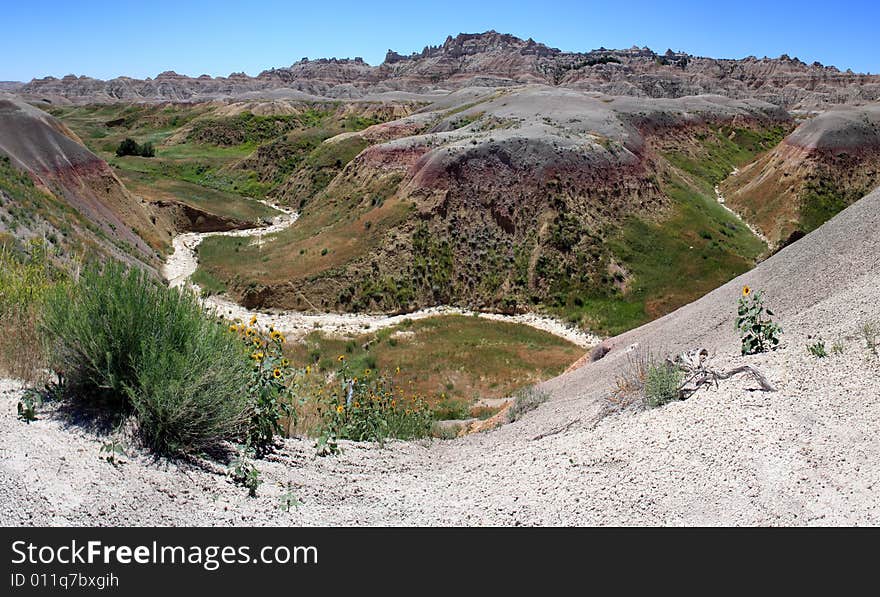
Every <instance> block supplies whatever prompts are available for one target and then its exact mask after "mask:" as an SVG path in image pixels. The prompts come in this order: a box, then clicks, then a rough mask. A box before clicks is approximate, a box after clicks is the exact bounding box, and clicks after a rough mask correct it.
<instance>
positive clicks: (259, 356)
mask: <svg viewBox="0 0 880 597" xmlns="http://www.w3.org/2000/svg"><path fill="white" fill-rule="evenodd" d="M264 356H265V355H264V354H263V352H262V351H258V352H255V353H254V354H252V355H251V358H252V359H254V360H255V361H259V360H261V359H262V358H263V357H264Z"/></svg>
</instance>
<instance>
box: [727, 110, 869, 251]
mask: <svg viewBox="0 0 880 597" xmlns="http://www.w3.org/2000/svg"><path fill="white" fill-rule="evenodd" d="M878 185H880V105H878V104H869V105H866V106H862V107H846V108H837V109H834V110H829V111H827V112H825V113H823V114H820V115H819V116H816V117H815V118H812V119H810V120H807V121H806V122H804V123H803V124H801V125H800V126H799V127H798V128H797V129H796V130H795V131H794V132H793V133H791V135H789V136H788V137H786V139H785V140H784V141H783V142H782V143H781V144H780V145H779V146H778V147H776V148H775V149H774V150H773V151H771V152H769V153H767V154H766V155H765V156H762V157H761V158H760V159H759V160H757V161H756V162H755V163H753V164H750V165H749V166H748V167H747V168H745V169H743V171H742V172H740V173H739V174H737V175H736V176H732V177H730V178H729V179H728V180H727V181H726V182H725V183H724V184H723V185H722V192H723V193H724V195H725V197H726V198H727V199H728V201H729V203H730V205H731V206H732V207H733V208H734V209H736V210H737V211H739V212H740V213H742V214H743V216H744V217H746V218H747V219H749V220H750V221H751V222H752V223H753V224H755V225H756V226H757V227H758V228H760V229H761V230H762V231H763V232H764V234H765V235H766V236H768V237H769V238H770V240H771V242H773V243H774V244H779V243H782V244H785V243H787V242H791V241H793V240H795V239H797V238H799V237H801V236H803V234H804V233H806V232H810V231H811V230H814V229H815V228H817V227H819V226H820V225H821V224H823V223H824V222H825V221H827V220H828V219H829V218H831V217H832V216H834V215H835V214H836V213H838V212H839V211H841V210H842V209H844V208H845V207H846V206H848V205H850V204H851V203H853V202H854V201H856V200H858V199H859V198H861V197H862V196H864V195H865V194H867V193H868V192H870V191H871V190H873V189H874V188H876V187H877V186H878Z"/></svg>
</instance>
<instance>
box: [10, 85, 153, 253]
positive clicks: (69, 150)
mask: <svg viewBox="0 0 880 597" xmlns="http://www.w3.org/2000/svg"><path fill="white" fill-rule="evenodd" d="M0 157H2V163H0V196H2V198H3V202H2V205H0V213H2V218H0V232H3V233H6V234H8V235H11V236H13V237H15V238H17V239H27V238H32V237H42V238H46V239H48V240H49V241H50V243H51V244H53V245H55V246H56V251H57V252H59V254H62V255H66V256H71V253H80V254H82V253H83V252H85V253H91V252H93V251H97V252H98V253H103V254H106V255H112V256H114V257H116V258H119V259H124V260H131V259H136V260H138V261H140V262H143V263H145V264H148V265H151V266H155V265H157V264H158V259H157V254H158V252H159V251H161V250H163V249H164V248H165V247H167V243H168V240H169V239H168V233H167V232H165V231H162V230H160V229H159V228H158V227H157V225H156V220H155V219H154V216H153V215H152V213H151V212H150V211H149V209H148V208H146V207H145V206H144V205H142V204H141V202H140V201H139V200H137V199H135V198H134V197H133V196H132V195H131V194H130V193H129V192H128V191H127V189H126V188H125V187H124V186H123V185H122V184H121V183H120V181H119V179H118V178H117V177H116V175H115V174H114V172H113V170H112V169H111V168H110V167H109V166H108V165H107V163H106V162H104V161H103V160H102V159H100V158H99V157H98V156H96V155H95V154H93V153H92V152H90V151H89V150H88V149H86V148H85V147H84V146H83V145H82V144H81V142H80V140H79V138H78V137H77V136H76V135H75V134H74V133H72V132H71V131H70V129H69V128H67V127H66V126H65V125H64V124H62V123H61V122H60V121H58V120H57V119H55V118H53V117H52V116H50V115H49V114H46V113H45V112H42V111H41V110H39V109H37V108H34V107H32V106H30V105H28V104H25V103H23V102H21V101H19V100H17V99H14V98H12V97H7V96H0Z"/></svg>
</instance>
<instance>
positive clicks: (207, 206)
mask: <svg viewBox="0 0 880 597" xmlns="http://www.w3.org/2000/svg"><path fill="white" fill-rule="evenodd" d="M140 159H146V158H140ZM118 174H119V178H120V179H121V180H122V182H123V184H125V186H126V187H127V188H128V189H129V190H130V191H132V192H134V193H137V194H139V195H141V196H144V197H149V198H150V199H151V200H153V201H156V200H161V199H164V200H171V201H177V202H179V203H184V204H186V205H189V206H191V207H194V208H196V209H200V210H202V211H206V212H209V213H212V214H216V215H218V216H223V217H227V218H232V219H235V220H241V221H246V222H259V221H260V220H263V219H266V218H272V217H274V216H276V215H278V214H279V213H280V212H278V210H275V209H272V208H271V207H268V206H266V205H263V204H262V203H259V202H257V201H253V200H251V199H245V198H243V197H241V196H239V195H235V194H233V193H227V192H224V191H218V190H216V189H211V188H208V187H203V186H200V185H197V184H194V183H191V182H186V181H183V180H176V179H173V178H167V177H163V176H157V175H155V174H152V173H144V172H138V171H136V170H120V171H119V172H118Z"/></svg>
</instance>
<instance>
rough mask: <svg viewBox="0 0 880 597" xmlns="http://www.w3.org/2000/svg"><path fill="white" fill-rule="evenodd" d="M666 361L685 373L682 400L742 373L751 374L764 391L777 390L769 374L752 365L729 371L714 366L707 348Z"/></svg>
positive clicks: (681, 391) (680, 389) (680, 391)
mask: <svg viewBox="0 0 880 597" xmlns="http://www.w3.org/2000/svg"><path fill="white" fill-rule="evenodd" d="M666 361H667V363H669V365H670V366H672V367H677V368H678V369H680V370H681V371H683V372H684V374H685V378H684V381H683V382H682V383H681V385H680V386H679V388H678V392H679V397H680V398H681V399H682V400H685V399H687V398H690V397H691V396H692V395H694V394H695V393H696V392H697V391H699V390H700V389H701V388H704V387H709V386H712V385H714V386H715V387H718V382H719V381H721V380H724V379H730V378H731V377H733V376H734V375H740V374H742V373H746V374H748V375H751V376H752V378H754V379H755V381H757V382H758V385H760V386H761V390H763V391H764V392H775V391H776V388H775V387H774V386H773V384H771V383H770V382H769V381H768V380H767V376H765V375H764V374H763V373H761V372H760V371H758V370H757V369H756V368H754V367H752V366H751V365H741V366H739V367H735V368H733V369H730V370H729V371H723V370H720V369H714V368H712V367H711V363H710V361H711V359H710V358H709V351H707V350H706V349H705V348H704V349H702V350H699V351H691V352H685V353H682V354H680V355H678V356H677V357H675V359H669V358H667V359H666Z"/></svg>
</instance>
